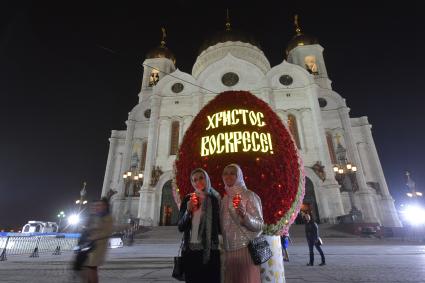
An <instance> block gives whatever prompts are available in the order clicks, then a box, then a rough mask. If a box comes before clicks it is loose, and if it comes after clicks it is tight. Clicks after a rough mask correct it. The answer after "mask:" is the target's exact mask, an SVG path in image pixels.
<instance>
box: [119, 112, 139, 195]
mask: <svg viewBox="0 0 425 283" xmlns="http://www.w3.org/2000/svg"><path fill="white" fill-rule="evenodd" d="M125 123H126V125H127V133H126V135H125V143H124V158H123V162H122V164H121V172H126V171H127V170H128V168H130V159H131V154H132V145H133V136H134V129H135V125H136V121H135V120H132V119H130V118H129V119H128V120H127V121H126V122H125ZM118 177H119V180H120V181H119V183H118V184H119V185H118V196H119V198H124V193H125V192H124V186H125V184H124V182H123V180H122V178H121V176H118Z"/></svg>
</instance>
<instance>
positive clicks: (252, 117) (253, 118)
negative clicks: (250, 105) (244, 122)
mask: <svg viewBox="0 0 425 283" xmlns="http://www.w3.org/2000/svg"><path fill="white" fill-rule="evenodd" d="M249 121H250V122H251V125H253V126H255V124H257V115H255V112H254V111H249Z"/></svg>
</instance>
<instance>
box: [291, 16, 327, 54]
mask: <svg viewBox="0 0 425 283" xmlns="http://www.w3.org/2000/svg"><path fill="white" fill-rule="evenodd" d="M294 24H295V35H294V37H293V38H292V39H291V40H290V41H289V43H288V45H287V47H286V56H288V54H289V52H290V51H291V50H292V49H294V48H295V47H297V46H304V45H312V44H318V43H319V40H318V39H317V38H316V37H314V36H311V35H307V34H304V33H303V32H302V31H301V27H300V25H299V23H298V15H295V20H294Z"/></svg>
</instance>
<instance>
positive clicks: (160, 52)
mask: <svg viewBox="0 0 425 283" xmlns="http://www.w3.org/2000/svg"><path fill="white" fill-rule="evenodd" d="M161 30H162V40H161V44H160V45H159V46H158V47H155V48H154V49H152V50H150V51H149V52H148V54H146V59H153V58H168V59H170V60H171V61H173V63H174V65H175V64H176V57H175V56H174V54H173V52H171V51H170V49H168V48H167V46H166V45H165V37H166V36H167V35H166V33H165V28H161Z"/></svg>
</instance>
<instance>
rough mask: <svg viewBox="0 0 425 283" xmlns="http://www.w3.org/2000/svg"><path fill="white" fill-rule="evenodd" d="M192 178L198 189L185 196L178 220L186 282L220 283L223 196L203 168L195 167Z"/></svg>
mask: <svg viewBox="0 0 425 283" xmlns="http://www.w3.org/2000/svg"><path fill="white" fill-rule="evenodd" d="M190 180H191V182H192V186H193V188H194V189H195V192H194V193H192V194H189V195H187V196H186V197H185V198H184V199H183V201H182V204H181V206H180V214H179V222H178V228H179V231H180V232H184V238H183V239H184V240H183V252H182V255H183V262H184V271H185V278H186V282H211V283H212V282H214V283H219V282H220V252H219V240H218V235H219V234H221V231H220V215H219V213H220V196H219V194H218V193H217V192H216V191H215V190H214V189H213V188H212V187H211V181H210V178H209V176H208V174H207V172H205V171H204V170H203V169H200V168H198V169H195V170H193V171H192V173H191V174H190Z"/></svg>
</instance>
